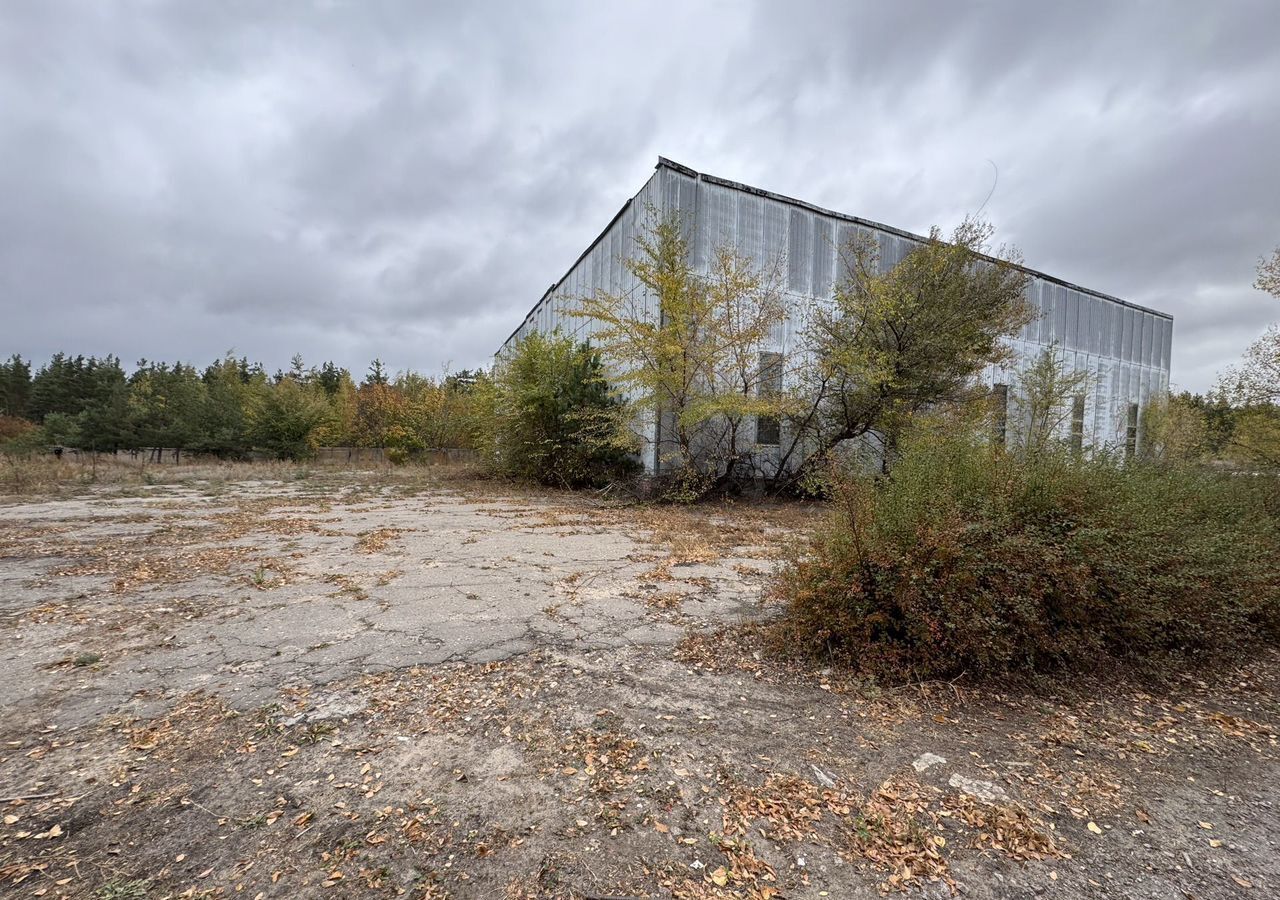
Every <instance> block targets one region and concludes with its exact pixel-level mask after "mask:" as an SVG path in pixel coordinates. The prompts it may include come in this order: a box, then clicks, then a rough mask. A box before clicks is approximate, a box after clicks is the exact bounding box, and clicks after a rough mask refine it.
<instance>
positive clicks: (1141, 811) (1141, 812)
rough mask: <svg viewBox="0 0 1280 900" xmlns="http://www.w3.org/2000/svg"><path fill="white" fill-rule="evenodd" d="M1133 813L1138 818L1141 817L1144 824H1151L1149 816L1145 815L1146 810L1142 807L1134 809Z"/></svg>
mask: <svg viewBox="0 0 1280 900" xmlns="http://www.w3.org/2000/svg"><path fill="white" fill-rule="evenodd" d="M1133 813H1134V815H1136V816H1137V817H1138V818H1139V819H1141V820H1142V821H1143V822H1144V823H1145V824H1147V825H1150V824H1151V816H1149V815H1147V811H1146V810H1145V809H1142V808H1141V807H1139V808H1138V809H1135V810H1134V811H1133Z"/></svg>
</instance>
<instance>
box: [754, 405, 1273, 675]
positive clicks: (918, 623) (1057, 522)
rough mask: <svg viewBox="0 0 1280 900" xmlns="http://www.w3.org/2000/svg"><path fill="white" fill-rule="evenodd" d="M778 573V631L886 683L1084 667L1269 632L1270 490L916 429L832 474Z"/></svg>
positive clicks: (943, 429) (950, 430) (976, 435)
mask: <svg viewBox="0 0 1280 900" xmlns="http://www.w3.org/2000/svg"><path fill="white" fill-rule="evenodd" d="M835 483H836V484H837V485H838V488H837V497H836V500H835V503H834V504H833V511H832V517H831V520H830V522H829V523H828V524H827V526H826V527H825V528H822V529H820V530H819V532H818V534H817V536H816V537H815V539H814V541H813V543H812V546H811V548H810V551H809V552H808V554H807V555H806V556H804V557H803V558H801V559H798V560H796V561H794V562H793V563H792V564H791V565H790V566H789V567H788V568H787V569H786V570H785V572H784V573H783V574H782V576H781V578H780V581H779V583H778V587H777V590H778V593H779V595H780V596H781V597H782V598H784V599H785V600H786V602H787V604H788V609H789V615H788V617H787V619H786V621H785V623H784V624H783V625H782V626H781V633H782V635H783V637H784V639H785V641H786V643H787V644H788V645H789V646H797V647H805V648H807V649H808V650H810V651H812V652H814V653H818V654H824V655H827V656H829V657H830V658H832V659H833V660H836V661H838V662H840V663H844V664H849V665H853V666H856V667H859V668H862V669H865V670H867V671H868V672H871V673H876V674H880V675H888V676H891V677H895V678H900V677H904V676H911V677H918V678H934V677H954V676H956V675H959V674H961V673H964V672H968V673H977V674H992V673H1000V672H1007V671H1029V670H1046V669H1054V668H1080V667H1084V666H1087V665H1089V664H1090V663H1092V662H1094V661H1096V660H1098V659H1099V658H1102V657H1112V658H1118V659H1125V660H1132V659H1141V658H1158V657H1161V656H1164V655H1167V654H1199V653H1214V652H1224V651H1230V650H1234V649H1237V648H1241V647H1245V646H1247V645H1249V644H1250V643H1251V642H1253V641H1257V640H1274V639H1276V638H1277V637H1280V569H1277V567H1276V564H1275V561H1276V559H1280V483H1278V482H1277V481H1276V480H1275V479H1274V478H1271V477H1268V476H1259V477H1248V476H1235V475H1226V474H1221V473H1217V472H1214V471H1211V470H1208V469H1205V468H1199V467H1189V466H1171V465H1161V464H1155V463H1150V462H1136V461H1135V462H1129V463H1125V462H1122V461H1120V460H1117V459H1115V458H1112V457H1111V456H1108V455H1106V454H1095V455H1092V456H1085V455H1083V454H1079V453H1075V452H1072V451H1071V450H1070V449H1069V448H1068V447H1064V446H1063V445H1061V444H1059V445H1057V446H1051V447H1045V448H1042V450H1041V451H1040V452H1037V453H1030V454H1028V453H1012V452H1007V451H1005V450H1004V449H1003V448H1001V447H998V446H993V445H992V444H991V442H990V440H989V438H988V437H987V435H986V433H985V431H984V430H983V429H981V428H969V427H961V426H960V425H959V424H958V423H956V422H955V421H953V420H948V421H945V422H942V423H938V422H933V423H928V424H923V423H921V424H917V426H916V427H915V428H913V429H912V430H911V431H910V432H909V434H908V436H907V437H905V438H904V443H903V446H902V448H901V454H900V456H899V458H898V460H897V462H896V463H895V465H894V467H893V469H892V471H891V472H890V473H889V474H888V475H887V476H877V477H866V476H859V475H847V474H846V475H844V476H842V477H840V478H837V479H835Z"/></svg>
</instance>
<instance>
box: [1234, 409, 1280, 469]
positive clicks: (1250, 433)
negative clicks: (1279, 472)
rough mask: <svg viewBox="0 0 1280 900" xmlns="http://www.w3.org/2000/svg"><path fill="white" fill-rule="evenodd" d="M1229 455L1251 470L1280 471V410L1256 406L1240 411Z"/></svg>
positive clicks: (1237, 414) (1237, 415)
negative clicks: (1254, 467)
mask: <svg viewBox="0 0 1280 900" xmlns="http://www.w3.org/2000/svg"><path fill="white" fill-rule="evenodd" d="M1228 455H1229V456H1232V457H1234V458H1236V459H1237V460H1239V461H1241V462H1244V463H1248V464H1249V465H1251V466H1264V467H1266V468H1268V469H1280V407H1278V406H1276V405H1275V404H1256V405H1253V406H1246V407H1244V408H1243V409H1240V410H1238V411H1237V413H1236V421H1235V428H1234V429H1233V430H1232V432H1231V444H1230V446H1229V447H1228Z"/></svg>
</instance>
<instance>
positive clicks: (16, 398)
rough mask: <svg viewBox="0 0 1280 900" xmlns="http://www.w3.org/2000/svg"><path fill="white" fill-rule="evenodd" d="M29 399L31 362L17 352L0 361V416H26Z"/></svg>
mask: <svg viewBox="0 0 1280 900" xmlns="http://www.w3.org/2000/svg"><path fill="white" fill-rule="evenodd" d="M30 400H31V363H29V362H27V361H26V360H24V359H23V358H22V357H21V356H19V355H18V354H16V353H15V354H14V355H13V356H11V357H9V361H8V362H3V363H0V416H10V417H12V418H15V419H25V418H27V417H28V406H29V405H30Z"/></svg>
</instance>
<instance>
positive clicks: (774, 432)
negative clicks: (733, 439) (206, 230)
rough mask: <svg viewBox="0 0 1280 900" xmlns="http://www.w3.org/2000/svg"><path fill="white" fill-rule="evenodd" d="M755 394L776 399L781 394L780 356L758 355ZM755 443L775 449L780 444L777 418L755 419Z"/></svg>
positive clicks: (780, 433)
mask: <svg viewBox="0 0 1280 900" xmlns="http://www.w3.org/2000/svg"><path fill="white" fill-rule="evenodd" d="M756 392H757V394H758V395H759V396H761V397H776V396H778V395H779V394H781V393H782V354H781V353H761V354H760V381H759V383H758V386H757V389H756ZM756 443H757V444H762V445H764V446H766V447H777V446H778V445H779V444H781V443H782V423H781V422H779V421H778V417H777V416H757V417H756Z"/></svg>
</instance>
